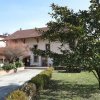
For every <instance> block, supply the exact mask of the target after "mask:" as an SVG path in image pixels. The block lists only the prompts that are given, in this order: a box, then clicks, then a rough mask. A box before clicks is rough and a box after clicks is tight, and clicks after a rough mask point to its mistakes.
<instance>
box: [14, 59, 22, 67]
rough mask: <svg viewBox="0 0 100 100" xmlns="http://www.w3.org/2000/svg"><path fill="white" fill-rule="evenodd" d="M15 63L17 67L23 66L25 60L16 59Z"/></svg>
mask: <svg viewBox="0 0 100 100" xmlns="http://www.w3.org/2000/svg"><path fill="white" fill-rule="evenodd" d="M15 65H16V68H18V67H22V66H23V62H22V61H16V62H15Z"/></svg>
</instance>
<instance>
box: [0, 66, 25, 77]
mask: <svg viewBox="0 0 100 100" xmlns="http://www.w3.org/2000/svg"><path fill="white" fill-rule="evenodd" d="M24 68H25V67H20V68H17V72H19V71H22V70H24ZM12 73H15V72H14V70H13V69H12V70H10V71H8V72H7V71H4V70H0V75H7V74H12Z"/></svg>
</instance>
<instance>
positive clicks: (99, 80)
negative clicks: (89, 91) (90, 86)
mask: <svg viewBox="0 0 100 100" xmlns="http://www.w3.org/2000/svg"><path fill="white" fill-rule="evenodd" d="M95 71H96V74H97V77H98V78H97V79H98V82H99V90H100V68H96V69H95Z"/></svg>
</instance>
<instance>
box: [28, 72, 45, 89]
mask: <svg viewBox="0 0 100 100" xmlns="http://www.w3.org/2000/svg"><path fill="white" fill-rule="evenodd" d="M29 82H30V83H34V84H35V85H36V88H37V90H40V89H43V87H44V81H43V77H42V76H41V75H40V74H39V75H37V76H35V77H34V78H32V79H31V80H30V81H29Z"/></svg>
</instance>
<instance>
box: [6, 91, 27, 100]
mask: <svg viewBox="0 0 100 100" xmlns="http://www.w3.org/2000/svg"><path fill="white" fill-rule="evenodd" d="M6 100H29V99H28V97H27V95H26V94H25V93H24V92H23V91H20V90H16V91H14V92H12V93H11V94H10V95H9V96H8V97H7V98H6Z"/></svg>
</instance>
